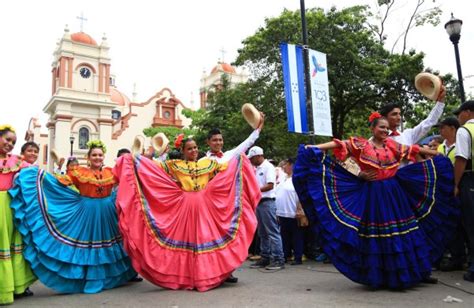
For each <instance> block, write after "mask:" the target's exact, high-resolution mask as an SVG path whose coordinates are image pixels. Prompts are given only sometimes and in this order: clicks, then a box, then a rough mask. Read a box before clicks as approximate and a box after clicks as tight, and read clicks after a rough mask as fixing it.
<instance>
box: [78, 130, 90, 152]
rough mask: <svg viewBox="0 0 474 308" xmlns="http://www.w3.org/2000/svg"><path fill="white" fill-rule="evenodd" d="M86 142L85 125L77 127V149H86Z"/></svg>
mask: <svg viewBox="0 0 474 308" xmlns="http://www.w3.org/2000/svg"><path fill="white" fill-rule="evenodd" d="M87 142H89V130H88V129H87V127H81V128H80V129H79V149H81V150H84V149H87Z"/></svg>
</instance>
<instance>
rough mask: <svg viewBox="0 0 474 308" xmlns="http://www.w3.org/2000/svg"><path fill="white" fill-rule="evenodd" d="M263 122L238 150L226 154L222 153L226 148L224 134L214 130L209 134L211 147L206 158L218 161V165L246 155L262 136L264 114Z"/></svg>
mask: <svg viewBox="0 0 474 308" xmlns="http://www.w3.org/2000/svg"><path fill="white" fill-rule="evenodd" d="M260 115H261V121H260V122H259V124H258V126H257V128H256V129H255V130H254V131H253V132H252V133H251V134H250V136H248V138H247V139H245V140H244V141H243V142H242V143H241V144H239V145H238V146H237V147H236V148H233V149H232V150H228V151H226V152H222V148H223V147H224V138H223V137H222V133H221V131H220V130H219V129H217V128H214V129H211V130H210V131H209V133H208V134H207V140H206V142H207V145H208V146H209V151H207V153H206V157H208V158H210V159H214V160H216V161H217V162H218V163H224V162H227V161H229V160H230V159H232V158H233V157H236V156H238V155H240V154H241V153H245V151H247V150H248V148H250V147H251V146H252V145H253V144H254V143H255V141H257V139H258V137H259V136H260V132H261V131H262V128H263V123H264V116H263V113H260Z"/></svg>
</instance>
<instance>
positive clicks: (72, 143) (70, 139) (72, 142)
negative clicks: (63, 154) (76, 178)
mask: <svg viewBox="0 0 474 308" xmlns="http://www.w3.org/2000/svg"><path fill="white" fill-rule="evenodd" d="M69 142H70V143H71V155H69V156H71V157H72V156H73V155H72V152H73V145H74V136H73V135H71V137H69Z"/></svg>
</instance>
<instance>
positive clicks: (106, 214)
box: [10, 141, 136, 293]
mask: <svg viewBox="0 0 474 308" xmlns="http://www.w3.org/2000/svg"><path fill="white" fill-rule="evenodd" d="M88 145H89V152H88V155H87V157H88V161H89V164H90V167H81V166H77V167H75V168H72V169H71V170H69V171H68V173H67V175H66V176H60V177H59V178H58V179H56V178H55V177H54V176H53V175H51V174H49V173H47V172H45V171H43V170H40V169H38V168H37V167H31V168H26V169H23V170H22V171H21V172H20V174H19V176H18V178H17V179H16V181H15V184H16V186H15V187H14V188H13V189H11V190H10V194H11V195H12V197H13V200H12V203H11V207H12V209H13V210H14V212H15V218H16V222H17V228H18V230H19V231H20V232H21V234H22V236H23V241H24V244H25V250H24V256H25V259H26V260H27V261H28V262H29V263H30V264H31V268H32V270H33V272H34V273H35V275H36V276H37V277H38V279H39V280H40V281H41V282H42V283H43V284H44V285H46V286H47V287H50V288H52V289H54V290H56V291H57V292H60V293H97V292H100V291H102V290H104V289H110V288H114V287H117V286H120V285H122V284H124V283H126V282H127V281H129V280H130V279H132V278H133V277H135V275H136V272H135V271H134V270H133V268H132V267H131V263H130V259H129V258H128V256H127V254H126V252H125V251H124V250H123V248H122V237H121V235H120V232H119V230H118V222H117V214H116V211H115V193H113V187H114V184H115V182H116V181H115V178H114V176H113V174H112V170H111V168H108V167H103V160H104V154H105V146H104V144H103V143H102V142H99V141H93V142H90V143H89V144H88ZM68 185H74V186H75V187H76V188H77V189H78V190H79V192H77V191H76V190H74V189H71V188H69V187H67V186H68Z"/></svg>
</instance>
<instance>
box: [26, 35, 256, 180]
mask: <svg viewBox="0 0 474 308" xmlns="http://www.w3.org/2000/svg"><path fill="white" fill-rule="evenodd" d="M53 56H54V58H53V63H52V70H51V98H50V99H49V101H48V102H47V103H46V105H45V106H44V108H43V112H45V113H46V114H47V115H48V118H49V119H48V122H47V123H46V125H45V127H46V129H47V133H45V132H44V131H43V130H42V125H41V124H40V123H39V122H38V120H37V119H36V118H31V119H30V121H29V124H28V130H27V132H26V136H25V141H34V142H36V143H37V144H39V145H40V153H39V156H38V162H37V163H38V165H39V166H40V167H41V168H44V169H46V170H48V171H52V170H53V167H54V166H53V163H54V162H52V161H51V150H54V151H55V152H56V153H57V154H58V155H59V156H60V157H64V158H67V157H69V156H74V157H77V158H78V159H79V162H80V163H81V164H85V163H86V155H87V142H88V141H89V140H95V139H100V140H102V141H103V142H104V143H105V144H106V146H107V154H106V157H105V164H106V165H108V166H112V165H113V164H114V158H115V155H116V153H117V151H118V150H119V149H121V148H128V149H130V147H131V146H132V143H133V140H134V139H135V137H136V136H142V137H144V138H145V140H146V141H145V142H146V143H145V145H146V146H148V145H149V140H150V139H149V138H147V137H146V136H144V134H143V130H144V129H145V128H148V127H159V126H174V127H178V128H183V127H187V126H189V125H190V124H191V123H190V122H191V120H190V119H188V118H186V117H185V116H184V115H182V113H181V112H182V110H183V109H185V108H190V104H187V103H183V102H182V101H181V100H180V99H178V98H177V97H176V96H175V94H174V93H173V92H172V90H171V89H169V88H167V87H164V88H162V89H161V90H159V91H157V92H156V93H155V94H153V95H151V96H150V97H149V98H148V99H147V100H145V101H142V102H138V101H136V99H135V95H133V96H132V99H130V98H129V97H128V96H127V95H125V94H124V93H122V92H121V91H120V90H119V89H117V87H116V86H115V76H114V75H113V74H112V73H111V59H110V57H109V46H108V43H107V38H106V37H105V36H104V37H102V40H101V42H100V44H98V43H97V41H96V40H95V39H94V38H92V37H91V36H90V35H88V34H87V33H84V32H82V31H80V32H77V33H72V34H71V33H70V31H69V29H68V28H67V26H66V28H65V29H64V33H63V36H62V37H61V39H60V40H59V41H58V43H57V46H56V49H55V51H54V54H53ZM223 74H226V75H227V76H228V79H229V80H230V82H231V84H237V83H241V82H246V81H247V79H248V75H247V73H246V72H245V71H244V70H241V71H237V70H236V68H235V67H233V66H231V65H229V64H227V63H223V62H220V61H219V62H218V63H217V65H216V66H215V67H214V68H213V69H212V70H211V72H210V74H206V73H205V72H204V73H203V76H202V77H201V87H200V107H201V108H205V107H206V102H207V93H208V92H209V91H212V90H213V89H215V88H216V87H217V88H218V85H219V82H220V81H221V77H222V75H223Z"/></svg>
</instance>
